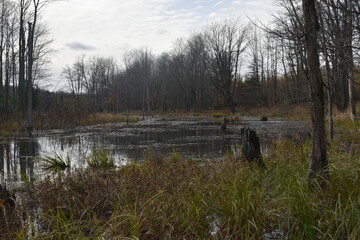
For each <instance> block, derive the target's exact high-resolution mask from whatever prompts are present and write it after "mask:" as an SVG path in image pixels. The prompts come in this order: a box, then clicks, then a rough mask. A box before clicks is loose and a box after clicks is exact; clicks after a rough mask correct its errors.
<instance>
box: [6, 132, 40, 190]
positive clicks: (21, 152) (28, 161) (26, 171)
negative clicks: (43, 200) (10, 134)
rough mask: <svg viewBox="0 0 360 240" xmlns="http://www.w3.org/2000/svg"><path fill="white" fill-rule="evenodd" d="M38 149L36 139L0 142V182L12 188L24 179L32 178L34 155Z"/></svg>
mask: <svg viewBox="0 0 360 240" xmlns="http://www.w3.org/2000/svg"><path fill="white" fill-rule="evenodd" d="M38 149H39V143H38V141H37V140H36V139H26V140H23V141H8V142H4V143H0V184H1V185H2V186H7V187H9V188H13V187H15V186H18V185H19V184H20V183H21V182H22V181H24V180H26V181H32V180H34V177H35V174H34V157H35V156H37V155H38Z"/></svg>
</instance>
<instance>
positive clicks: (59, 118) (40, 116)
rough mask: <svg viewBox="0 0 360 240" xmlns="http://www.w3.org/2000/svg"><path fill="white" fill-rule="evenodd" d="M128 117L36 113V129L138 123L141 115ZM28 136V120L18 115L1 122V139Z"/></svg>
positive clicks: (97, 114) (106, 114) (99, 114)
mask: <svg viewBox="0 0 360 240" xmlns="http://www.w3.org/2000/svg"><path fill="white" fill-rule="evenodd" d="M133 114H134V115H130V116H127V115H126V114H113V113H96V114H81V115H76V114H65V113H61V112H59V113H49V112H35V113H34V119H33V122H34V129H37V130H44V129H61V128H74V127H78V126H89V125H95V124H104V123H118V122H138V121H139V120H140V117H138V116H139V115H138V114H136V113H133ZM21 134H27V131H26V120H25V118H24V119H21V120H19V117H18V116H16V115H13V116H7V117H6V118H4V119H2V120H1V121H0V137H9V136H14V135H21Z"/></svg>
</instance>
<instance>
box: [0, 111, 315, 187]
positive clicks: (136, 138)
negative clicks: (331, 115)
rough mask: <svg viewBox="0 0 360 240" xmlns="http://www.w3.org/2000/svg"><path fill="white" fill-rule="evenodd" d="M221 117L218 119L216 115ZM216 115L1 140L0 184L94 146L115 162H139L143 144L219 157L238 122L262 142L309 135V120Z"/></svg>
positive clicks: (76, 160)
mask: <svg viewBox="0 0 360 240" xmlns="http://www.w3.org/2000/svg"><path fill="white" fill-rule="evenodd" d="M220 120H221V119H220ZM220 120H219V119H213V118H211V117H184V118H179V117H177V118H170V117H166V118H164V117H151V118H148V119H145V120H143V121H140V122H138V123H129V124H126V123H113V124H101V125H95V126H89V127H79V128H75V129H68V130H48V131H39V132H36V133H35V134H34V137H32V138H21V137H17V138H12V139H0V184H1V185H3V186H4V185H6V186H7V187H8V188H13V187H15V186H18V185H20V184H21V182H22V181H23V180H25V179H26V180H29V179H30V180H34V179H38V178H40V177H42V176H44V175H45V174H46V173H44V172H43V171H42V168H41V165H40V163H39V162H38V161H36V160H34V159H36V158H38V157H40V158H41V157H44V156H47V155H50V156H54V153H55V152H56V153H58V154H59V155H61V156H64V157H66V156H69V157H70V159H71V166H72V168H83V167H86V161H85V160H84V156H87V155H89V154H90V153H91V152H92V151H93V149H106V150H108V151H109V154H110V155H111V156H112V157H113V158H114V160H115V163H116V165H118V166H119V165H122V164H126V163H127V162H129V161H131V160H134V161H141V160H142V159H143V155H144V151H145V150H146V149H149V148H151V149H153V150H154V151H156V152H159V153H161V154H163V155H169V154H171V152H173V151H174V150H176V152H178V153H180V154H181V155H183V156H187V157H191V158H195V159H198V158H219V157H221V156H223V155H224V154H225V153H226V152H228V151H232V152H236V151H237V150H238V149H239V144H240V141H241V137H240V130H241V128H243V127H250V128H252V129H255V130H256V131H257V133H258V135H259V136H260V142H262V143H263V147H264V144H265V143H266V142H269V141H271V140H273V139H276V138H280V137H286V138H289V137H300V138H304V137H307V136H308V135H309V132H310V124H309V123H308V122H299V121H284V120H282V119H269V121H267V122H261V121H259V119H258V118H254V117H241V118H240V121H237V122H236V123H233V124H229V125H228V126H227V130H226V131H222V130H221V129H220V123H219V121H220Z"/></svg>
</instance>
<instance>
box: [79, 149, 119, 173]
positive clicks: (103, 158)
mask: <svg viewBox="0 0 360 240" xmlns="http://www.w3.org/2000/svg"><path fill="white" fill-rule="evenodd" d="M85 160H86V162H87V164H88V165H89V167H90V168H98V169H110V168H115V162H114V158H112V157H111V156H110V155H109V151H107V150H103V149H100V150H96V149H94V150H93V151H92V153H91V154H90V155H89V156H87V157H85Z"/></svg>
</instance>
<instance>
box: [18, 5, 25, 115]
mask: <svg viewBox="0 0 360 240" xmlns="http://www.w3.org/2000/svg"><path fill="white" fill-rule="evenodd" d="M20 7H21V10H20V11H21V12H20V33H19V93H18V94H19V110H20V113H21V112H23V110H24V109H25V102H26V101H25V94H26V89H25V50H26V47H25V45H26V40H25V28H24V15H25V9H24V8H25V7H24V6H20Z"/></svg>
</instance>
